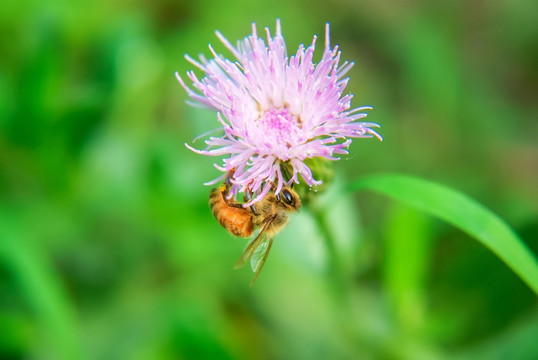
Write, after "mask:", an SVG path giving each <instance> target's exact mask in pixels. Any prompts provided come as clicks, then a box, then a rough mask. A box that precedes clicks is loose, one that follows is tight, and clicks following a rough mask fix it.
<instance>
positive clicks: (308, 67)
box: [176, 20, 381, 205]
mask: <svg viewBox="0 0 538 360" xmlns="http://www.w3.org/2000/svg"><path fill="white" fill-rule="evenodd" d="M265 31H266V34H267V45H266V43H265V41H264V40H263V39H262V38H259V37H258V35H257V34H256V25H255V24H252V35H250V36H248V37H247V38H245V39H244V40H242V41H238V42H237V45H236V46H235V47H234V46H232V45H231V44H230V42H228V40H226V39H225V38H224V36H222V35H221V34H220V33H219V32H216V34H217V37H218V38H219V40H220V41H221V42H222V43H223V44H224V45H225V46H226V47H227V48H228V49H229V50H230V51H231V53H232V54H233V55H234V56H235V58H236V61H231V60H228V59H226V58H224V57H223V56H222V55H219V54H217V53H216V52H215V51H214V50H213V48H212V47H211V45H210V46H209V49H210V50H211V53H212V54H213V56H214V58H213V59H211V60H209V61H208V60H206V59H205V58H204V57H203V56H200V61H196V60H194V59H192V58H190V57H189V56H186V59H187V60H188V61H190V62H191V63H192V64H193V65H194V66H196V67H197V68H199V69H200V70H202V71H203V72H204V73H205V77H204V78H202V79H201V80H199V79H198V77H197V76H196V75H195V73H194V72H193V71H189V72H188V73H187V76H188V77H189V79H190V80H192V82H193V86H194V88H195V89H197V90H198V92H196V91H193V90H192V89H191V88H189V87H188V86H187V85H186V84H185V82H184V81H183V79H182V78H181V77H180V76H179V75H178V74H177V73H176V76H177V79H178V80H179V82H180V83H181V85H182V86H183V87H184V88H185V90H186V91H187V93H188V94H189V96H190V97H191V98H192V99H193V100H194V101H195V102H196V103H198V104H201V105H204V106H206V107H209V108H211V109H213V110H216V111H217V112H218V113H217V119H218V121H219V122H220V124H221V125H222V128H221V130H223V135H222V136H220V137H210V138H209V139H208V140H206V141H205V142H206V144H207V148H206V149H205V150H197V149H194V148H192V147H191V146H189V145H188V144H185V145H186V146H187V147H188V148H189V149H191V150H192V151H194V152H196V153H198V154H202V155H212V156H227V157H225V158H224V160H223V164H222V166H218V165H216V164H215V167H216V168H217V169H218V170H220V171H223V172H225V173H227V172H229V171H234V176H233V179H232V188H231V189H230V194H231V196H237V194H238V193H241V192H245V191H246V190H247V189H248V190H249V191H251V192H252V193H254V194H255V197H254V198H253V200H252V201H251V202H250V203H249V204H252V203H254V202H256V201H259V200H261V199H262V198H263V197H264V196H265V195H266V194H267V193H268V192H269V191H270V190H271V188H273V186H274V187H275V188H274V189H273V190H274V191H275V193H278V192H280V190H281V189H282V186H284V185H291V184H292V183H293V182H295V183H299V181H300V180H299V175H300V177H301V178H302V179H303V180H304V182H305V183H306V184H308V185H309V186H312V185H318V184H320V183H321V182H320V181H318V180H316V179H314V177H313V175H312V171H311V170H310V169H309V167H308V166H307V165H306V164H305V160H306V159H308V158H313V157H321V158H326V159H330V160H338V157H337V155H339V154H347V153H348V152H347V148H348V146H349V144H350V143H351V138H367V137H372V136H375V137H377V138H379V139H380V140H381V136H380V135H379V134H378V133H377V132H376V131H375V130H373V129H372V128H375V127H379V125H377V124H375V123H369V122H358V121H357V120H359V119H362V118H364V117H366V115H367V114H366V113H364V112H363V111H364V110H368V109H371V108H370V107H368V106H364V107H358V108H351V98H352V97H353V95H351V94H344V89H345V87H346V85H347V83H348V80H349V79H348V78H344V75H345V74H346V73H347V71H348V70H349V69H350V68H351V67H352V66H353V63H352V62H351V63H350V62H347V61H345V62H343V63H342V64H340V51H339V50H338V46H335V47H334V48H331V47H330V41H329V24H327V26H326V33H325V47H324V50H323V56H322V58H321V60H320V61H319V62H318V63H314V62H313V60H312V57H313V54H314V49H315V45H316V36H314V39H313V41H312V43H311V44H310V46H308V47H306V48H305V46H304V45H300V46H299V49H298V50H297V52H296V53H295V55H292V56H288V55H287V51H286V45H285V43H284V38H283V37H282V34H281V28H280V22H279V21H278V20H277V23H276V34H275V36H274V37H272V36H271V34H270V32H269V29H268V28H266V29H265ZM284 166H286V168H289V169H291V173H290V174H287V171H284V173H283V167H284ZM224 176H225V174H223V175H222V176H220V177H218V178H217V179H215V180H214V181H212V182H209V183H206V184H207V185H211V184H214V183H216V182H218V181H220V180H221V179H222V178H223V177H224ZM249 204H247V205H249Z"/></svg>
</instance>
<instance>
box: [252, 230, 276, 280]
mask: <svg viewBox="0 0 538 360" xmlns="http://www.w3.org/2000/svg"><path fill="white" fill-rule="evenodd" d="M272 245H273V237H272V236H264V238H263V241H262V242H261V243H260V245H259V246H258V249H257V250H256V251H255V252H254V254H253V256H252V258H251V259H250V265H251V266H252V271H254V277H253V278H252V281H251V282H250V286H252V285H254V282H255V281H256V279H257V278H258V276H259V275H260V272H261V271H262V268H263V265H264V264H265V260H266V259H267V256H268V255H269V251H271V246H272Z"/></svg>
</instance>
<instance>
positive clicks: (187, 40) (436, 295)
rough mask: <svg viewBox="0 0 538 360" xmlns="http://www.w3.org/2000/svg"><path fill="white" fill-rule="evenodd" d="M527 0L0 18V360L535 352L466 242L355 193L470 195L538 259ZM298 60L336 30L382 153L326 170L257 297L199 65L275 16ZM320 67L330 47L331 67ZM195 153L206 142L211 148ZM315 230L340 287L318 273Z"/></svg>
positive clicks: (95, 6)
mask: <svg viewBox="0 0 538 360" xmlns="http://www.w3.org/2000/svg"><path fill="white" fill-rule="evenodd" d="M537 13H538V2H536V1H530V0H529V1H523V0H522V1H510V0H505V1H447V2H437V1H433V2H432V1H416V0H415V1H404V2H399V1H383V2H376V1H350V0H333V1H331V3H330V4H329V3H328V2H326V1H312V0H299V1H283V0H274V1H271V2H269V3H267V2H261V1H260V2H256V1H247V0H243V1H233V0H230V1H214V0H207V1H198V2H196V1H184V0H176V1H172V0H166V1H125V2H120V1H80V2H68V1H47V2H45V1H25V0H21V1H4V2H2V4H1V5H0V41H1V44H2V45H1V49H2V56H1V57H0V358H2V359H363V358H364V359H430V358H431V359H436V358H451V359H452V358H469V359H471V358H472V359H476V358H482V359H506V358H513V359H532V358H534V359H535V358H538V346H537V344H536V339H538V306H537V301H536V296H535V295H534V294H533V293H532V292H531V290H530V289H529V288H527V287H526V285H525V284H524V283H523V282H522V281H521V280H520V279H519V278H518V277H517V276H516V275H515V274H514V273H512V272H511V271H510V270H509V269H508V267H507V266H506V265H505V264H504V263H502V262H501V261H500V260H499V259H498V258H497V257H496V256H495V255H493V254H492V253H491V252H490V251H489V250H487V249H486V248H485V247H483V246H482V245H480V244H479V243H477V242H476V241H474V240H473V239H471V238H470V237H469V236H467V235H465V234H464V233H462V232H460V231H458V230H457V229H455V228H453V227H451V226H449V225H447V224H445V223H443V222H441V221H438V220H435V219H432V218H430V217H427V216H424V215H421V214H420V213H418V212H416V211H414V210H412V209H410V208H407V207H405V206H402V205H398V204H395V203H393V202H390V201H388V200H386V199H385V198H382V197H379V196H377V195H372V194H368V193H366V194H358V195H352V196H349V195H346V196H344V195H343V193H342V190H341V188H342V186H343V185H342V184H345V183H348V182H349V181H352V180H353V179H356V178H358V177H360V176H362V175H367V174H373V173H377V172H384V171H396V172H403V173H408V174H413V175H417V176H420V177H423V178H426V179H430V180H433V181H436V182H439V183H442V184H445V185H448V186H450V187H453V188H455V189H459V190H461V191H463V192H465V193H466V194H468V195H470V196H471V197H473V198H475V199H477V200H478V201H479V202H481V203H482V204H484V205H485V206H487V207H488V208H490V209H491V210H493V211H494V212H495V213H497V214H498V215H500V216H501V217H502V218H503V219H505V220H506V221H507V222H508V224H510V225H511V226H512V227H513V228H514V229H515V231H516V232H517V233H518V234H519V235H520V236H521V237H522V239H524V240H525V241H526V242H527V244H528V246H529V247H530V248H531V249H532V250H533V252H534V253H535V254H536V253H537V252H538V143H537V141H538V122H537V119H538V101H537V100H538V27H537V26H536V14H537ZM277 17H279V18H280V19H281V21H282V27H283V33H284V36H285V38H286V42H287V45H288V51H289V52H294V51H295V50H296V48H297V46H298V45H299V44H300V43H302V42H304V43H310V41H311V39H312V36H313V34H315V33H317V34H319V35H320V36H323V32H324V24H325V22H330V23H331V32H332V34H331V35H332V43H333V44H339V45H340V47H341V49H342V51H343V57H344V58H345V59H349V60H353V61H355V62H356V66H355V67H354V68H353V69H352V70H351V71H350V72H349V76H350V77H351V81H350V83H349V86H348V91H350V92H352V93H354V94H355V98H354V105H355V106H359V105H372V106H374V108H375V109H374V110H373V111H371V112H370V115H369V117H368V120H369V121H374V122H378V123H380V124H381V125H382V128H381V130H380V133H381V134H382V135H383V136H384V139H385V140H384V141H383V142H378V141H376V140H357V141H355V142H354V144H353V145H352V147H351V155H350V156H349V157H348V158H347V159H346V160H344V161H340V162H338V163H336V164H335V171H336V173H337V176H336V178H335V182H334V184H333V186H332V187H331V188H330V189H329V190H328V191H327V193H325V194H324V195H320V197H322V200H321V204H322V205H321V210H319V209H318V212H317V213H316V214H317V215H316V216H317V217H315V216H313V212H312V210H309V209H304V211H302V212H301V213H300V214H298V215H297V216H294V217H293V218H292V221H291V222H290V225H289V226H288V227H287V228H286V229H285V230H284V231H283V232H282V233H281V234H279V236H278V237H277V238H276V241H275V244H274V246H273V250H272V253H271V256H270V257H269V261H268V262H267V264H266V267H265V269H264V271H263V273H262V274H261V276H260V278H259V280H258V282H257V283H256V285H255V286H254V287H253V288H249V286H248V284H249V282H250V279H251V276H252V274H251V272H250V271H249V270H248V269H242V270H239V271H236V270H233V269H232V267H233V264H234V262H235V260H236V259H237V257H238V256H239V255H240V253H241V251H242V249H243V246H244V241H242V240H237V239H234V238H232V236H230V235H228V234H227V233H226V232H225V231H224V230H223V229H222V228H221V227H220V226H219V225H218V223H217V222H216V221H215V220H214V218H213V216H212V215H211V212H210V211H209V208H208V205H207V196H208V194H209V188H207V187H205V186H203V185H202V183H203V182H205V181H208V180H211V179H213V178H214V177H216V176H217V175H218V173H217V171H216V170H215V169H214V168H213V167H212V163H213V162H214V161H218V159H214V158H205V157H203V156H200V155H196V154H194V153H192V152H190V151H188V150H187V149H186V148H185V147H184V145H183V143H184V142H190V141H191V140H192V139H193V138H195V137H196V136H197V135H199V134H200V133H202V132H205V131H207V130H210V129H213V128H215V127H216V126H217V123H216V117H215V114H214V113H212V112H210V111H206V110H200V109H195V108H190V107H188V106H187V105H186V104H185V100H186V99H187V96H186V94H185V91H184V90H183V89H182V88H181V87H180V85H179V84H178V83H177V81H176V80H175V78H174V72H175V71H176V70H177V71H179V73H180V74H184V73H185V71H187V70H189V69H191V68H192V66H191V65H190V64H189V63H188V62H187V61H186V60H184V59H183V55H184V54H185V53H189V54H190V55H192V56H196V55H197V54H199V53H204V54H206V55H209V51H208V49H207V44H208V43H210V42H211V43H212V44H213V45H214V46H215V48H216V49H217V50H218V51H220V52H223V53H225V54H226V56H230V54H229V53H228V52H225V49H224V47H223V46H222V45H221V44H219V43H218V40H217V39H216V37H215V35H214V30H216V29H218V30H220V31H221V32H222V33H223V34H224V35H225V36H226V37H227V38H228V39H230V40H231V41H232V42H233V43H235V40H236V39H240V38H243V37H244V36H247V35H248V34H249V33H250V23H251V22H252V21H255V22H256V23H257V24H258V29H259V30H261V29H262V28H263V27H264V26H269V27H270V28H271V29H272V30H273V31H274V24H275V19H276V18H277ZM318 56H319V53H318ZM200 146H201V145H200ZM320 221H321V222H322V223H323V224H324V225H326V226H324V227H325V230H328V231H330V232H331V233H332V234H333V236H334V237H335V238H336V239H337V240H338V241H337V244H336V245H337V246H336V252H337V254H338V256H339V259H340V260H339V261H340V267H341V269H342V272H343V274H345V276H344V279H343V281H342V282H341V283H340V284H337V283H335V281H333V280H334V279H333V278H332V277H331V276H330V274H329V271H328V266H327V264H328V256H327V249H325V247H324V243H323V241H322V237H321V235H320V234H322V233H323V231H322V230H323V229H321V228H320V224H321V223H320Z"/></svg>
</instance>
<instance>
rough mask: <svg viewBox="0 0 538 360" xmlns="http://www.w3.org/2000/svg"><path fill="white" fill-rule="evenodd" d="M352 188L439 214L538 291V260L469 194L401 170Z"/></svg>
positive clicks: (375, 177) (511, 232) (357, 182)
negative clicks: (409, 174)
mask: <svg viewBox="0 0 538 360" xmlns="http://www.w3.org/2000/svg"><path fill="white" fill-rule="evenodd" d="M351 189H352V190H371V191H375V192H377V193H380V194H383V195H387V196H389V197H391V198H393V199H396V200H399V201H402V202H404V203H406V204H408V205H411V206H413V207H415V208H417V209H419V210H422V211H424V212H425V213H428V214H431V215H433V216H436V217H438V218H440V219H443V220H445V221H446V222H448V223H450V224H452V225H454V226H456V227H457V228H459V229H461V230H463V231H464V232H466V233H467V234H469V235H471V236H472V237H474V238H476V239H477V240H478V241H480V242H481V243H482V244H484V245H485V246H486V247H488V248H489V249H490V250H491V251H493V252H494V253H495V254H496V255H497V256H498V257H499V258H501V259H502V260H503V261H504V262H505V263H506V264H507V265H508V266H509V267H510V268H511V269H512V270H513V271H514V272H515V273H516V274H517V275H519V277H520V278H521V279H522V280H523V281H525V283H527V285H528V286H529V287H530V288H531V289H532V290H534V292H535V293H537V294H538V262H537V261H536V258H535V257H534V255H533V254H532V252H531V251H530V250H529V249H528V247H527V246H526V245H525V243H524V242H523V241H522V240H521V239H520V238H519V237H518V236H517V235H516V234H515V233H514V231H513V230H512V229H511V228H510V227H509V226H508V225H507V224H506V223H505V222H504V221H503V220H502V219H501V218H499V217H498V216H497V215H495V214H494V213H493V212H491V211H490V210H488V209H487V208H485V207H484V206H482V205H481V204H479V203H477V202H476V201H474V200H473V199H470V198H469V197H467V196H466V195H464V194H462V193H460V192H457V191H455V190H452V189H449V188H447V187H445V186H442V185H439V184H435V183H432V182H430V181H426V180H422V179H418V178H415V177H411V176H407V175H399V174H381V175H374V176H370V177H367V178H363V179H359V180H357V181H355V182H354V183H352V184H351Z"/></svg>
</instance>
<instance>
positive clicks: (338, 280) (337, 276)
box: [310, 204, 348, 296]
mask: <svg viewBox="0 0 538 360" xmlns="http://www.w3.org/2000/svg"><path fill="white" fill-rule="evenodd" d="M316 205H317V204H312V206H311V207H310V210H311V212H312V216H313V217H314V220H315V222H316V224H317V226H318V230H319V232H320V234H321V236H322V238H323V242H324V243H325V248H326V250H327V255H328V259H327V261H328V266H327V270H328V271H327V273H328V275H329V278H330V279H331V284H332V287H333V290H334V293H335V295H337V296H343V295H345V294H346V293H347V290H348V279H347V276H346V272H345V269H344V266H343V264H342V262H341V261H340V256H339V255H338V249H337V247H336V241H335V238H334V236H333V234H332V231H331V230H330V226H329V221H328V219H327V216H326V213H325V212H324V211H323V207H322V206H316Z"/></svg>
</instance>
